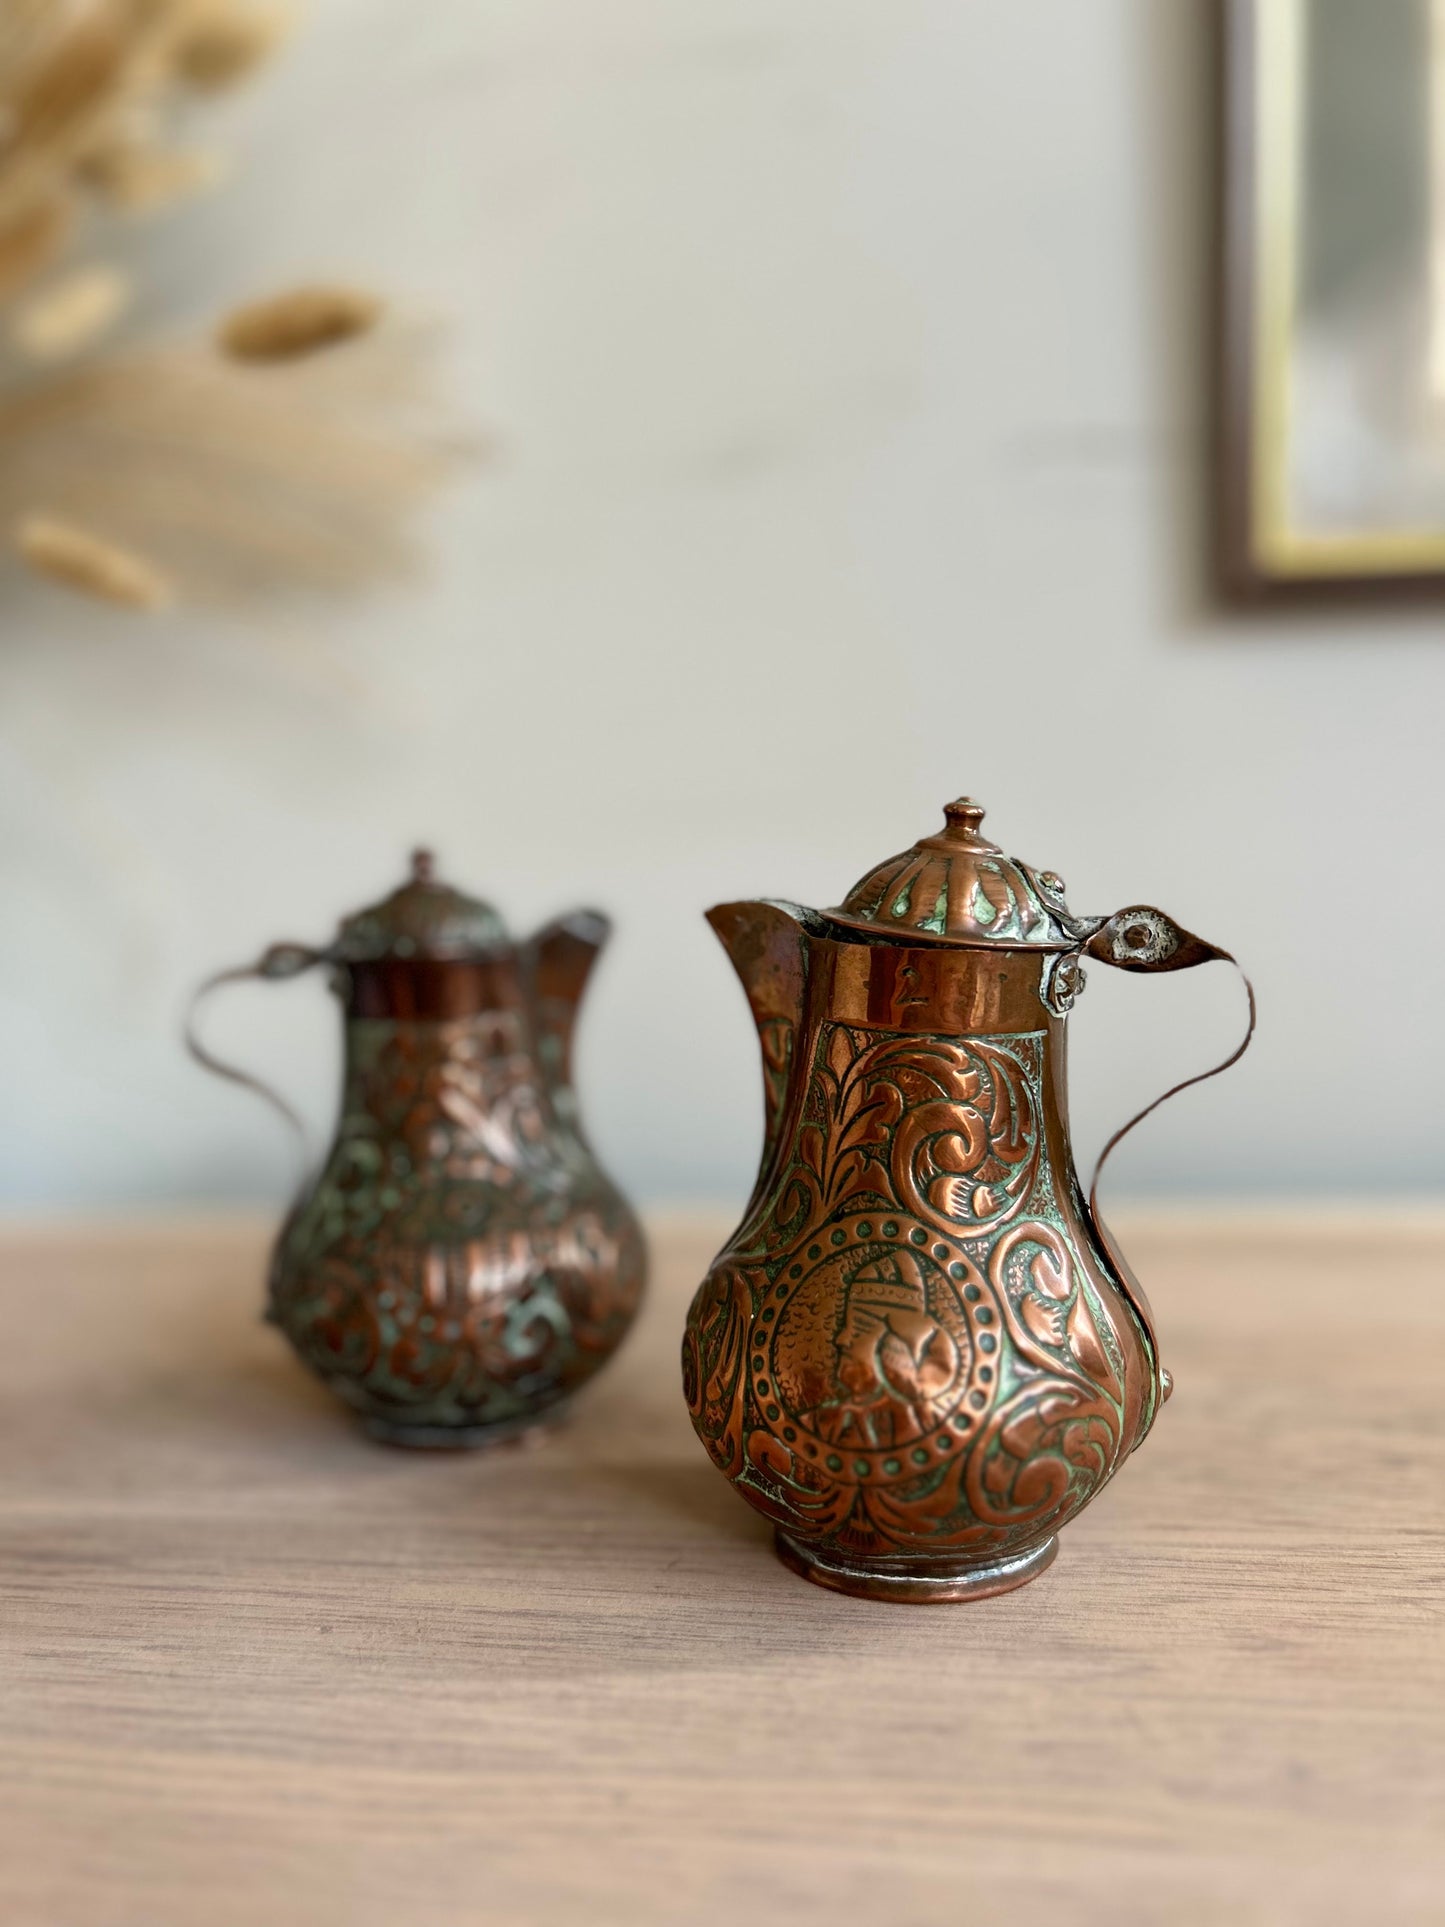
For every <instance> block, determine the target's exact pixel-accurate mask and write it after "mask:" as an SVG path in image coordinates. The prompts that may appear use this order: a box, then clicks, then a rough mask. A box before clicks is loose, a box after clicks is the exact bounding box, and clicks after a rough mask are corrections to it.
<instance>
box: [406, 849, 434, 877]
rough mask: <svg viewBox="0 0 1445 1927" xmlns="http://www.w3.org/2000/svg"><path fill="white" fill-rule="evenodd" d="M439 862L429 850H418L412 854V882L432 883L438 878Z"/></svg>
mask: <svg viewBox="0 0 1445 1927" xmlns="http://www.w3.org/2000/svg"><path fill="white" fill-rule="evenodd" d="M436 867H437V860H436V857H435V856H434V855H433V854H432V852H431V851H430V850H428V849H416V850H413V851H412V853H411V880H412V882H413V883H431V882H433V881H434V880H435V877H436Z"/></svg>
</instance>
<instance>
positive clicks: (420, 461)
mask: <svg viewBox="0 0 1445 1927" xmlns="http://www.w3.org/2000/svg"><path fill="white" fill-rule="evenodd" d="M289 24H290V8H289V6H287V5H285V4H278V3H277V0H0V333H3V336H4V337H6V338H8V341H9V343H10V346H11V349H12V351H13V352H14V353H15V354H17V355H18V356H19V357H20V362H19V365H18V368H12V369H11V370H10V377H11V378H10V380H9V381H8V383H6V382H5V381H4V380H3V373H4V370H3V364H0V530H4V529H8V530H9V531H10V533H11V537H12V549H13V551H14V552H15V553H16V554H17V555H18V556H19V557H20V558H21V559H22V560H23V561H25V562H26V563H28V565H29V566H30V567H31V568H32V569H34V570H37V571H39V572H40V573H42V574H45V575H46V576H48V577H50V578H52V579H55V580H59V581H63V582H65V583H67V584H68V585H69V586H71V587H73V588H78V589H81V590H83V591H85V592H87V593H90V594H92V595H95V596H99V597H101V598H103V599H105V600H108V601H115V602H124V603H127V604H129V605H131V606H135V607H157V606H159V605H160V604H161V603H162V602H164V601H166V600H169V599H170V596H171V593H172V591H173V590H174V591H175V592H176V593H178V594H181V595H184V596H186V597H189V598H197V599H207V598H217V597H220V598H226V599H230V600H235V599H238V598H250V597H252V596H255V595H258V594H260V593H264V592H266V591H269V590H271V589H274V588H275V587H277V586H287V585H289V586H292V587H297V586H299V587H310V588H330V589H335V588H341V587H346V586H356V585H361V584H365V583H368V582H371V581H374V580H376V579H378V578H380V577H386V576H390V575H395V574H397V573H399V572H401V571H403V570H405V569H407V568H408V567H409V566H410V565H411V563H412V561H413V553H412V547H411V543H410V540H409V538H408V536H407V533H406V523H407V520H408V518H409V516H410V514H411V512H412V511H413V509H415V507H416V506H417V505H418V504H419V502H420V501H421V500H422V499H423V498H424V497H425V496H426V495H427V494H428V493H430V492H431V491H432V490H433V489H434V488H435V487H436V486H437V484H438V482H439V481H440V480H441V479H442V477H443V476H444V475H445V474H446V473H447V471H448V470H449V469H450V468H451V467H452V465H453V464H454V462H455V460H456V458H457V455H458V452H459V451H458V450H457V449H456V448H455V446H454V445H453V446H449V445H448V444H447V442H446V440H445V438H444V437H443V436H441V435H439V434H438V433H437V432H436V430H435V428H434V427H433V426H432V424H431V422H430V420H429V419H427V418H426V397H425V395H424V386H425V384H424V379H423V376H424V362H425V357H426V349H427V345H428V344H427V338H426V336H425V335H423V334H421V333H419V332H418V331H415V330H412V331H410V332H408V331H406V330H402V329H385V328H382V329H378V326H377V324H378V322H379V319H380V316H381V311H382V304H381V302H380V301H379V300H378V299H377V298H376V297H375V296H373V295H371V294H369V293H366V292H364V291H362V290H357V289H352V288H341V287H333V286H311V287H304V288H299V289H294V290H291V291H289V292H287V293H283V294H281V295H278V296H274V297H272V298H271V299H269V300H266V301H261V302H254V303H249V304H247V305H246V306H244V307H243V308H241V309H238V310H237V311H236V312H235V313H234V314H232V315H231V316H229V317H228V318H227V319H225V320H224V321H223V322H222V323H221V325H220V327H219V328H218V330H217V333H216V338H215V342H214V345H213V347H212V348H210V349H209V350H208V349H204V348H197V349H189V348H184V347H181V348H163V349H156V350H152V351H150V352H146V353H131V354H127V355H124V356H107V355H105V354H104V352H103V349H104V342H105V338H106V336H107V333H108V331H109V329H110V327H111V325H112V324H113V323H114V321H115V320H116V319H117V317H118V316H119V315H120V314H121V312H122V311H123V310H124V309H125V307H126V306H127V304H128V300H129V297H130V293H131V289H130V287H129V284H128V280H127V277H126V275H125V274H124V272H123V271H122V270H121V269H119V268H118V267H117V266H115V265H113V264H112V263H99V262H96V261H94V260H90V261H86V262H82V263H81V264H79V265H76V266H72V267H69V268H67V269H65V270H64V271H63V272H62V274H61V275H60V277H59V278H47V277H50V276H51V270H52V269H53V268H54V266H55V264H56V263H57V261H59V260H60V259H61V258H62V256H63V254H64V251H65V249H66V247H67V244H68V243H69V242H70V241H71V239H72V237H73V236H74V235H75V234H76V233H77V231H83V230H84V228H85V227H86V225H87V221H86V220H85V219H83V217H87V216H88V215H90V214H93V212H94V211H99V212H102V213H104V212H107V211H108V212H112V213H123V214H128V215H136V214H143V213H147V212H151V211H154V210H156V209H159V208H162V207H164V206H166V205H169V204H170V203H171V202H172V201H173V200H175V199H176V198H177V197H178V196H180V195H183V194H185V193H189V192H193V191H195V190H196V189H198V188H199V187H201V186H204V185H206V184H208V183H209V182H211V181H213V180H214V179H215V178H216V176H217V174H218V172H219V166H218V163H217V160H216V157H214V156H212V155H209V154H206V153H204V152H196V151H192V150H188V149H180V148H177V147H174V146H173V145H171V144H169V142H168V140H167V138H166V134H167V117H168V110H169V108H170V106H171V104H172V103H173V102H174V101H176V100H178V99H180V98H182V97H184V95H185V94H187V93H201V94H206V93H211V92H215V91H217V90H219V89H221V88H224V87H228V86H230V85H232V84H233V83H235V82H236V81H238V80H240V79H243V78H245V77H246V76H247V75H249V74H250V73H251V72H253V71H254V69H255V68H256V67H257V66H259V65H260V64H261V63H262V62H263V61H264V60H265V59H266V57H267V56H268V55H269V54H270V53H272V52H273V51H274V49H275V48H276V47H277V45H278V44H279V43H280V41H281V39H282V38H283V37H284V35H285V33H286V31H287V29H288V27H289ZM89 225H93V219H90V220H89ZM363 337H364V339H363ZM322 351H325V352H322ZM47 364H68V365H63V366H61V368H60V372H58V373H53V374H52V373H47V372H45V370H46V365H47Z"/></svg>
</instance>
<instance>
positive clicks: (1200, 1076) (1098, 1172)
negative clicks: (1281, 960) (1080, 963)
mask: <svg viewBox="0 0 1445 1927" xmlns="http://www.w3.org/2000/svg"><path fill="white" fill-rule="evenodd" d="M1185 934H1186V935H1187V933H1185ZM1190 941H1191V942H1194V943H1198V942H1199V941H1200V940H1199V939H1198V938H1197V937H1196V938H1192V939H1191V940H1190ZM1207 948H1208V950H1209V956H1207V957H1195V958H1191V959H1190V961H1191V962H1194V963H1208V962H1210V961H1211V960H1218V961H1219V962H1220V963H1228V964H1233V965H1234V968H1235V969H1236V970H1238V971H1239V981H1240V982H1241V983H1242V984H1243V985H1244V994H1245V996H1246V997H1247V998H1248V999H1249V1022H1248V1023H1247V1024H1246V1025H1245V1029H1244V1036H1243V1037H1242V1038H1241V1039H1240V1041H1239V1043H1238V1044H1236V1046H1235V1047H1234V1049H1233V1050H1232V1051H1231V1052H1230V1053H1229V1055H1228V1057H1226V1058H1225V1059H1224V1060H1223V1062H1222V1063H1219V1064H1215V1065H1213V1066H1212V1067H1211V1068H1210V1069H1209V1070H1207V1071H1197V1072H1196V1073H1195V1075H1194V1076H1193V1077H1186V1078H1184V1079H1182V1080H1181V1081H1180V1082H1179V1083H1178V1084H1171V1085H1170V1086H1169V1089H1168V1090H1167V1091H1165V1092H1164V1094H1163V1095H1162V1096H1161V1097H1156V1098H1155V1099H1154V1101H1153V1103H1152V1104H1146V1105H1145V1106H1144V1108H1143V1110H1142V1111H1136V1112H1135V1113H1134V1115H1133V1117H1131V1118H1130V1119H1129V1122H1128V1123H1127V1124H1124V1125H1121V1126H1120V1128H1119V1129H1118V1130H1117V1131H1115V1133H1114V1135H1113V1136H1112V1137H1111V1138H1110V1139H1109V1141H1108V1143H1107V1144H1106V1145H1105V1146H1104V1148H1103V1150H1102V1151H1100V1153H1099V1157H1098V1162H1097V1163H1096V1164H1095V1166H1094V1175H1093V1178H1092V1179H1091V1180H1090V1183H1089V1213H1090V1215H1091V1216H1092V1217H1093V1218H1094V1220H1095V1222H1096V1223H1097V1222H1098V1215H1099V1179H1100V1178H1101V1177H1102V1176H1103V1172H1104V1166H1105V1164H1106V1163H1107V1162H1108V1160H1109V1158H1110V1157H1111V1156H1112V1154H1113V1152H1114V1150H1115V1148H1116V1146H1118V1145H1119V1144H1120V1143H1122V1141H1123V1140H1124V1139H1125V1138H1126V1137H1128V1135H1129V1133H1130V1132H1131V1131H1132V1130H1133V1128H1134V1126H1135V1125H1136V1124H1142V1123H1143V1122H1144V1119H1145V1118H1146V1117H1148V1116H1149V1114H1150V1113H1151V1111H1157V1110H1158V1109H1159V1106H1160V1105H1161V1104H1167V1103H1168V1102H1169V1100H1170V1098H1171V1097H1178V1095H1179V1093H1180V1092H1181V1091H1187V1090H1188V1089H1189V1088H1190V1086H1191V1085H1194V1084H1207V1083H1208V1082H1209V1080H1210V1078H1211V1077H1218V1076H1219V1074H1220V1072H1221V1071H1227V1070H1229V1069H1230V1067H1231V1066H1232V1065H1234V1064H1237V1063H1238V1062H1239V1060H1240V1058H1241V1057H1243V1055H1244V1053H1245V1052H1246V1051H1247V1050H1248V1049H1249V1046H1250V1043H1251V1041H1252V1040H1253V1037H1254V1029H1255V1023H1256V1021H1257V1018H1258V1006H1257V1005H1256V1003H1255V997H1254V985H1253V984H1252V983H1251V982H1250V981H1249V978H1248V977H1247V976H1246V975H1245V973H1244V971H1243V969H1242V968H1241V966H1240V962H1239V959H1238V958H1237V957H1234V956H1232V955H1231V954H1230V952H1229V951H1227V950H1218V949H1216V948H1215V946H1214V945H1213V944H1210V945H1208V946H1207ZM1111 961H1112V959H1111ZM1151 967H1152V968H1154V969H1156V970H1157V969H1175V970H1177V969H1183V968H1186V967H1187V966H1185V965H1182V964H1174V963H1167V964H1163V965H1160V964H1155V965H1153V966H1150V965H1147V964H1146V965H1138V964H1136V965H1134V968H1135V969H1141V968H1142V969H1149V968H1151Z"/></svg>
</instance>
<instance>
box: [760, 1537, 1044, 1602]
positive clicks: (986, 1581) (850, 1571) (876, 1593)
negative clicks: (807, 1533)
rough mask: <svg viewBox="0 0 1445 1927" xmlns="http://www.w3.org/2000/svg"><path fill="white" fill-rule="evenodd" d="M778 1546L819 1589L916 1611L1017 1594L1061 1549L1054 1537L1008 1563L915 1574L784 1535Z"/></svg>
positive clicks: (923, 1569)
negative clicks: (966, 1600) (915, 1607)
mask: <svg viewBox="0 0 1445 1927" xmlns="http://www.w3.org/2000/svg"><path fill="white" fill-rule="evenodd" d="M773 1544H774V1546H775V1548H776V1550H777V1554H778V1557H779V1558H780V1559H781V1560H782V1562H783V1564H784V1565H785V1566H788V1567H790V1568H791V1569H792V1571H794V1572H797V1573H801V1574H802V1576H803V1578H804V1579H811V1580H812V1582H813V1584H814V1585H815V1586H827V1587H828V1588H829V1589H830V1590H831V1591H833V1592H846V1593H852V1594H853V1596H854V1597H855V1598H858V1599H887V1600H891V1601H895V1602H897V1603H898V1604H900V1605H912V1606H930V1605H940V1606H942V1605H952V1604H954V1603H955V1602H956V1601H959V1600H964V1599H987V1598H989V1597H990V1596H991V1595H992V1594H994V1593H999V1592H1012V1591H1013V1589H1014V1587H1015V1586H1026V1585H1027V1584H1028V1582H1029V1581H1030V1579H1037V1578H1038V1576H1039V1574H1040V1573H1041V1572H1044V1571H1046V1570H1047V1569H1048V1567H1050V1566H1051V1565H1052V1564H1053V1563H1054V1554H1055V1553H1056V1552H1057V1551H1058V1549H1059V1542H1058V1539H1057V1537H1055V1538H1052V1539H1045V1540H1044V1542H1043V1544H1042V1545H1038V1546H1032V1547H1030V1548H1029V1550H1028V1551H1027V1552H1017V1553H1014V1554H1013V1555H1012V1556H1011V1557H1009V1558H1007V1559H995V1560H993V1561H992V1562H991V1563H989V1564H985V1565H981V1564H979V1563H978V1562H977V1561H975V1562H974V1563H973V1564H971V1565H963V1564H959V1565H958V1566H956V1567H954V1568H952V1569H951V1570H950V1568H949V1567H947V1566H943V1565H938V1564H929V1565H923V1564H921V1563H920V1564H919V1565H916V1566H913V1567H911V1568H910V1567H908V1566H905V1565H903V1564H901V1563H900V1562H898V1561H892V1562H890V1561H885V1560H874V1561H872V1562H871V1563H870V1562H868V1561H866V1560H861V1559H850V1558H849V1557H848V1555H847V1554H846V1553H839V1552H823V1551H820V1550H819V1548H818V1547H816V1546H805V1545H802V1544H800V1543H799V1542H798V1541H797V1540H796V1539H790V1538H789V1537H788V1535H787V1534H786V1533H785V1532H775V1533H774V1534H773Z"/></svg>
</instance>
